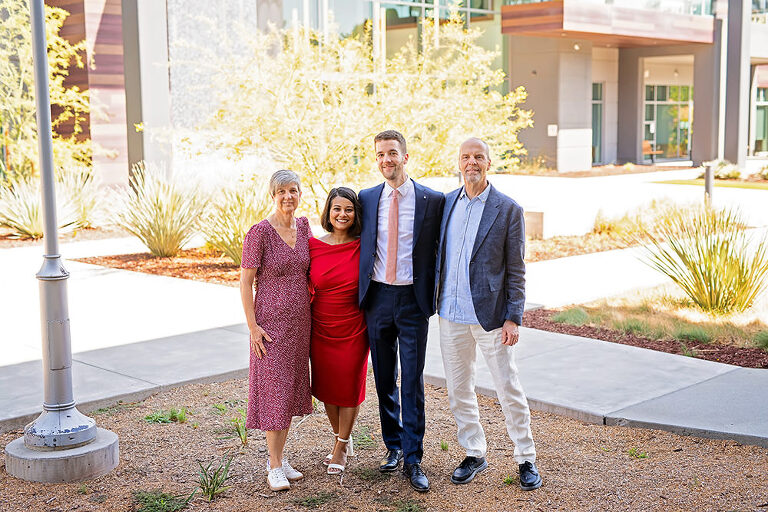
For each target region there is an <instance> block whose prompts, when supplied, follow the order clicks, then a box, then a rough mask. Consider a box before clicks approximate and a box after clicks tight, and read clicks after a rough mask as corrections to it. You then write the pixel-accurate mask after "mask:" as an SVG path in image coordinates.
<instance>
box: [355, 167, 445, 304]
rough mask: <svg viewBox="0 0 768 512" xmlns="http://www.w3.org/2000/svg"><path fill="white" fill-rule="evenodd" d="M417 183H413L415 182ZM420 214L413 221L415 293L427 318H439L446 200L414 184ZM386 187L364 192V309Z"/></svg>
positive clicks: (361, 246)
mask: <svg viewBox="0 0 768 512" xmlns="http://www.w3.org/2000/svg"><path fill="white" fill-rule="evenodd" d="M412 181H413V180H412ZM413 188H414V192H415V195H416V211H415V212H414V219H413V291H414V294H415V295H416V302H417V303H418V305H419V309H421V311H422V312H423V313H424V316H426V317H430V316H432V315H433V314H435V259H436V257H437V241H438V238H439V235H440V221H441V220H442V217H443V205H444V204H445V196H444V195H443V194H442V193H441V192H437V191H435V190H432V189H431V188H428V187H425V186H423V185H419V184H418V183H416V182H415V181H414V182H413ZM383 189H384V184H383V183H381V184H379V185H377V186H375V187H371V188H367V189H365V190H361V191H360V194H359V195H358V197H359V198H360V203H362V205H363V232H362V233H361V234H360V283H359V284H360V286H359V287H358V288H359V291H358V299H359V301H360V307H361V308H362V309H365V308H366V300H367V297H368V290H369V286H370V284H371V279H372V278H373V263H374V261H375V259H376V236H377V234H378V220H379V215H378V214H379V198H380V197H381V191H382V190H383Z"/></svg>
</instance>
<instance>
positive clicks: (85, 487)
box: [77, 484, 91, 494]
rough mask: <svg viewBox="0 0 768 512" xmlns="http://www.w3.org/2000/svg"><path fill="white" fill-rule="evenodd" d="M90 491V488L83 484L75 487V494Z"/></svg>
mask: <svg viewBox="0 0 768 512" xmlns="http://www.w3.org/2000/svg"><path fill="white" fill-rule="evenodd" d="M90 492H91V490H90V489H88V486H87V485H85V484H80V487H78V488H77V494H88V493H90Z"/></svg>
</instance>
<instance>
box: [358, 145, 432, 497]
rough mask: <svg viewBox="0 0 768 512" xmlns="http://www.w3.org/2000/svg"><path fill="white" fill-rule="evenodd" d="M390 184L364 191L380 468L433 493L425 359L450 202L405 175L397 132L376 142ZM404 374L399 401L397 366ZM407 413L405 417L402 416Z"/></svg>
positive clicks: (365, 299)
mask: <svg viewBox="0 0 768 512" xmlns="http://www.w3.org/2000/svg"><path fill="white" fill-rule="evenodd" d="M374 145H375V149H376V163H377V165H378V167H379V171H381V174H382V176H384V180H385V182H384V183H382V184H380V185H378V186H375V187H372V188H369V189H365V190H361V191H360V194H359V197H360V202H361V203H362V205H363V231H362V233H361V235H360V283H359V285H360V286H359V299H360V307H361V308H362V309H363V310H364V312H365V319H366V322H367V324H368V341H369V342H370V345H371V360H372V362H373V375H374V379H375V381H376V393H377V395H378V397H379V416H380V419H381V432H382V437H383V439H384V443H385V444H386V446H387V454H386V456H385V457H384V459H383V460H382V461H381V465H380V466H379V470H380V471H382V472H391V471H395V470H397V467H398V465H399V463H400V461H401V460H404V463H403V472H404V473H405V474H406V476H407V477H408V478H409V479H410V482H411V485H412V486H413V488H414V489H416V490H417V491H422V492H424V491H428V490H429V480H428V479H427V476H426V475H425V474H424V471H423V470H422V468H421V458H422V455H423V451H424V450H423V444H422V440H423V438H424V379H423V372H424V356H425V353H426V347H427V329H428V321H429V317H430V316H432V315H433V314H434V313H435V258H436V255H437V239H438V236H439V234H440V220H441V218H442V213H443V204H444V202H445V197H444V196H443V194H441V193H440V192H436V191H434V190H432V189H429V188H427V187H424V186H422V185H419V184H418V183H416V182H415V181H413V180H412V179H410V178H409V177H408V176H407V174H406V173H405V165H406V164H407V163H408V152H407V149H406V143H405V138H404V137H403V135H402V134H400V133H399V132H397V131H395V130H387V131H384V132H381V133H379V134H378V135H376V137H375V138H374ZM398 350H399V362H400V369H401V378H400V385H401V390H400V396H399V397H398V389H397V366H398ZM401 408H402V419H401Z"/></svg>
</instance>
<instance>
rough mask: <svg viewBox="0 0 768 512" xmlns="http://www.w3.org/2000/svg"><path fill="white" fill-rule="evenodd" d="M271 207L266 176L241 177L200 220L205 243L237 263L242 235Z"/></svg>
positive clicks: (241, 244) (266, 213) (241, 246)
mask: <svg viewBox="0 0 768 512" xmlns="http://www.w3.org/2000/svg"><path fill="white" fill-rule="evenodd" d="M271 208H272V201H271V200H270V198H269V195H268V193H267V180H264V179H262V180H260V181H257V180H255V179H254V180H243V181H239V182H238V183H237V184H236V185H234V186H232V187H230V188H226V189H224V190H223V191H222V192H221V194H220V195H219V197H218V198H217V199H216V200H215V201H214V204H213V205H212V206H211V207H210V209H209V212H208V214H207V215H206V216H205V217H204V218H203V220H202V222H201V223H200V231H201V232H202V233H203V236H205V241H206V243H207V244H208V245H209V246H211V247H213V248H214V249H216V250H217V251H220V252H221V253H223V254H224V255H225V256H226V257H228V258H229V259H231V260H232V261H233V262H234V263H235V264H236V265H240V263H241V261H240V260H241V259H242V253H243V239H244V238H245V234H246V233H247V232H248V229H250V227H251V226H253V225H254V224H256V223H257V222H259V221H260V220H262V219H264V218H265V217H266V216H267V215H268V214H269V212H270V210H271Z"/></svg>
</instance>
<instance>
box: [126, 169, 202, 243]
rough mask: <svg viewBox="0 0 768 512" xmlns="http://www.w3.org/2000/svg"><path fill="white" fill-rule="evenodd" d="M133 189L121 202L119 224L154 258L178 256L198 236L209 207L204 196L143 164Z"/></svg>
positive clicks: (138, 170) (136, 175) (134, 172)
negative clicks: (203, 214) (200, 222)
mask: <svg viewBox="0 0 768 512" xmlns="http://www.w3.org/2000/svg"><path fill="white" fill-rule="evenodd" d="M130 186H131V188H130V189H129V190H127V191H125V193H124V194H123V195H122V196H120V198H119V199H118V201H119V203H120V204H119V213H118V214H117V216H116V218H115V222H116V223H117V224H119V225H120V226H122V227H123V228H124V229H126V230H127V231H129V232H130V233H132V234H134V235H136V236H137V237H138V238H139V239H140V240H141V242H142V243H143V244H144V245H146V246H147V248H148V249H149V251H150V252H151V253H152V254H153V255H155V256H158V257H172V256H175V255H176V254H178V252H179V251H180V250H181V248H182V247H183V246H184V244H186V243H187V242H188V241H189V240H190V238H192V236H194V235H195V232H196V224H197V222H198V220H199V218H200V216H201V215H202V213H203V210H204V207H205V201H204V198H203V196H202V195H201V194H200V193H199V192H198V191H197V190H195V189H193V188H190V187H187V186H183V185H182V184H181V182H180V180H176V179H173V178H166V177H165V176H164V175H163V171H162V170H159V169H155V168H150V167H147V166H146V165H143V164H137V165H135V166H134V167H133V175H132V176H131V179H130Z"/></svg>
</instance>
